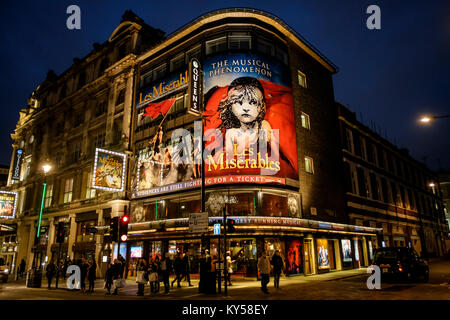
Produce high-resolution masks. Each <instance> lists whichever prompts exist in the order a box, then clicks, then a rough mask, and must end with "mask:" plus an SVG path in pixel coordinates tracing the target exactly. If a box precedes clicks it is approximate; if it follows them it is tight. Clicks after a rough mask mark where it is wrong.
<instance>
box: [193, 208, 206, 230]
mask: <svg viewBox="0 0 450 320" xmlns="http://www.w3.org/2000/svg"><path fill="white" fill-rule="evenodd" d="M189 232H190V233H204V232H208V212H200V213H191V214H189Z"/></svg>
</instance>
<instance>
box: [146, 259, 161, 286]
mask: <svg viewBox="0 0 450 320" xmlns="http://www.w3.org/2000/svg"><path fill="white" fill-rule="evenodd" d="M156 258H158V257H156ZM156 258H154V259H151V260H150V264H149V268H148V281H149V282H150V293H157V291H158V284H159V281H158V263H156Z"/></svg>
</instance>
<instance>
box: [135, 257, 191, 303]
mask: <svg viewBox="0 0 450 320" xmlns="http://www.w3.org/2000/svg"><path fill="white" fill-rule="evenodd" d="M172 271H173V272H174V273H175V279H174V280H173V281H172V283H170V281H169V276H170V273H171V272H172ZM191 271H192V270H191V261H190V260H189V256H188V255H187V254H181V253H180V252H178V253H177V255H176V257H175V259H174V261H172V260H171V259H170V255H169V253H166V254H165V255H164V256H163V257H162V258H161V259H160V258H159V256H155V257H154V258H151V259H150V261H149V262H148V263H147V261H146V260H145V259H140V260H139V262H138V266H137V274H136V282H137V284H138V292H137V295H138V296H143V295H144V290H145V284H146V283H147V282H148V283H150V293H151V294H157V293H159V291H160V282H163V283H164V293H165V294H167V293H169V291H170V287H171V286H172V287H173V284H174V283H175V282H177V287H178V288H180V287H181V282H182V281H183V280H185V281H187V282H188V285H189V286H190V287H192V286H193V285H192V284H191V277H190V273H191Z"/></svg>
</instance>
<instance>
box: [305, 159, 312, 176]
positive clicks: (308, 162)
mask: <svg viewBox="0 0 450 320" xmlns="http://www.w3.org/2000/svg"><path fill="white" fill-rule="evenodd" d="M305 171H306V172H308V173H314V163H313V159H312V158H310V157H305Z"/></svg>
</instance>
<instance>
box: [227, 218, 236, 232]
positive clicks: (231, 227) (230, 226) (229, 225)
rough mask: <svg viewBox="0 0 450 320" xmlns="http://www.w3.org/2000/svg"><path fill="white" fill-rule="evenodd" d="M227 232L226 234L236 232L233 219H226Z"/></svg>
mask: <svg viewBox="0 0 450 320" xmlns="http://www.w3.org/2000/svg"><path fill="white" fill-rule="evenodd" d="M227 232H228V233H232V232H236V229H235V228H234V220H233V219H227Z"/></svg>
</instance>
